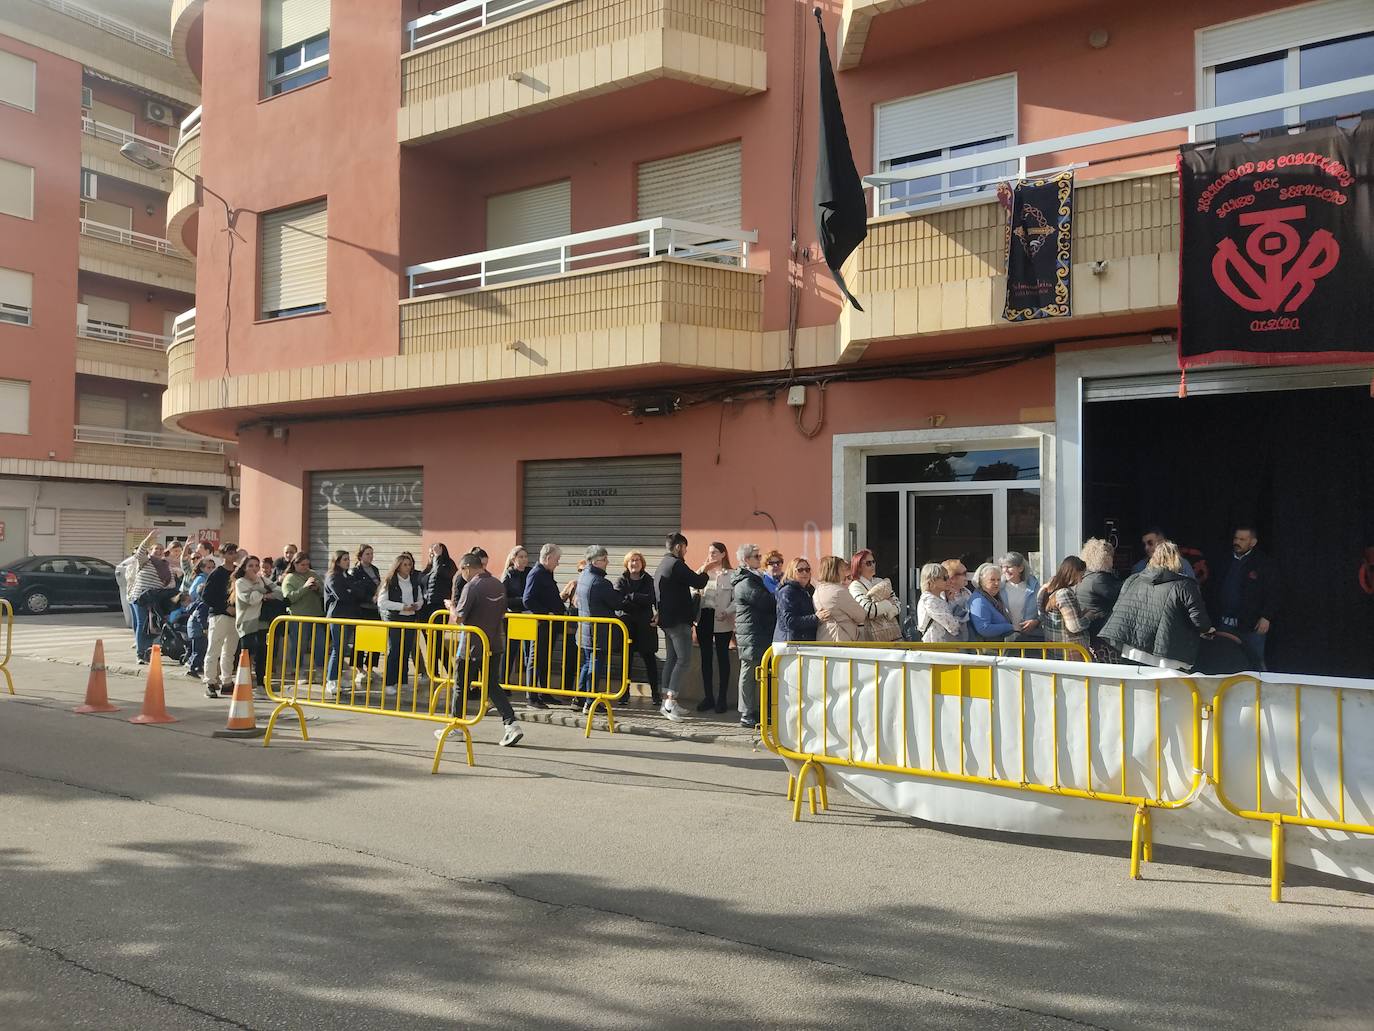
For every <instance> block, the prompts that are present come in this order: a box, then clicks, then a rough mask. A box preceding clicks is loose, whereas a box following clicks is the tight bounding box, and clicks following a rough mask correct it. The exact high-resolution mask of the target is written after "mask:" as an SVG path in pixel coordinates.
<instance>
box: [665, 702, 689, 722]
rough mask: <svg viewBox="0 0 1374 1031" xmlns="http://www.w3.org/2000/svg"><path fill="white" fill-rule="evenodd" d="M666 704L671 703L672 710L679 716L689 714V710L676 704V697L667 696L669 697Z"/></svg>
mask: <svg viewBox="0 0 1374 1031" xmlns="http://www.w3.org/2000/svg"><path fill="white" fill-rule="evenodd" d="M668 704H669V705H671V706H672V707H673V712H675V713H677V714H678V715H679V716H682V717H684V718H685V717H687V716H690V715H691V712H689V711H688V710H687V709H684V708H683V707H682V706H680V705H678V704H677V699H676V698H669V699H668Z"/></svg>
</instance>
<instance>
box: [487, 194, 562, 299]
mask: <svg viewBox="0 0 1374 1031" xmlns="http://www.w3.org/2000/svg"><path fill="white" fill-rule="evenodd" d="M571 232H572V180H571V179H562V180H559V181H558V182H556V183H548V184H547V185H545V186H534V187H531V188H530V189H528V190H515V191H514V192H512V193H501V194H497V195H495V196H493V197H488V198H487V249H488V250H496V249H498V248H501V247H515V246H517V245H518V244H522V243H535V242H536V241H538V240H552V239H555V238H557V237H560V236H567V235H568V234H569V233H571ZM558 254H559V252H558V249H557V248H554V249H553V250H548V251H536V252H535V253H533V254H521V255H518V256H516V257H514V258H500V259H498V260H496V261H492V262H490V263H488V266H487V270H488V272H499V271H500V270H501V269H518V270H521V271H516V272H512V273H511V274H510V275H507V276H501V275H496V276H491V275H489V276H488V277H487V282H488V283H495V282H506V281H508V280H511V279H528V278H530V277H531V276H550V275H554V274H556V273H557V272H558Z"/></svg>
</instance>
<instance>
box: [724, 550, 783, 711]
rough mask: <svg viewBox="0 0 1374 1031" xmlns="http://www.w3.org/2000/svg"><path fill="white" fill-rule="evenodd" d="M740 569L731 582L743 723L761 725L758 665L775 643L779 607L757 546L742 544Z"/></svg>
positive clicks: (740, 707) (737, 553) (739, 556)
mask: <svg viewBox="0 0 1374 1031" xmlns="http://www.w3.org/2000/svg"><path fill="white" fill-rule="evenodd" d="M735 557H736V558H738V559H739V568H738V569H736V570H735V574H734V576H732V577H731V578H730V582H731V584H732V585H733V586H734V599H735V644H736V646H737V647H738V648H739V722H740V726H743V727H757V726H758V725H759V677H758V664H759V660H760V659H762V658H763V653H764V652H766V651H767V650H768V648H769V646H770V645H771V644H772V643H773V629H774V627H775V625H776V624H777V619H778V603H777V599H776V598H775V597H774V596H773V592H772V591H770V590H769V589H768V585H767V584H765V583H764V582H763V577H762V576H760V575H759V572H758V570H759V566H760V565H761V564H762V562H763V555H762V553H761V552H760V551H759V549H758V546H757V545H755V544H741V545H740V546H739V548H738V549H737V550H736V552H735Z"/></svg>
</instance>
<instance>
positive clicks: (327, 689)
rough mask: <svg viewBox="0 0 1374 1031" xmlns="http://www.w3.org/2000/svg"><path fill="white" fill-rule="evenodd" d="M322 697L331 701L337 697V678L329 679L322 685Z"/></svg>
mask: <svg viewBox="0 0 1374 1031" xmlns="http://www.w3.org/2000/svg"><path fill="white" fill-rule="evenodd" d="M324 697H325V699H326V700H328V701H333V700H334V699H335V698H337V697H339V682H338V681H337V680H331V681H329V682H328V683H326V684H325V685H324Z"/></svg>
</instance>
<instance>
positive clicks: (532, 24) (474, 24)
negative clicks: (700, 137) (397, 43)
mask: <svg viewBox="0 0 1374 1031" xmlns="http://www.w3.org/2000/svg"><path fill="white" fill-rule="evenodd" d="M763 8H764V0H564V2H561V3H558V2H550V0H464V2H462V3H457V4H453V5H451V6H449V7H446V8H444V9H443V10H441V11H438V12H436V13H434V14H430V15H426V16H424V17H422V18H417V19H415V20H414V21H411V22H409V23H408V24H407V25H406V47H407V52H406V53H404V54H402V55H401V115H400V138H401V142H403V143H407V142H409V143H415V142H420V141H422V140H427V139H439V138H441V137H445V136H451V135H454V134H456V133H460V132H467V131H470V130H473V129H476V128H479V127H482V126H485V125H491V124H494V123H496V122H501V121H505V120H507V119H510V118H513V117H518V116H524V115H529V114H533V113H535V112H537V111H544V110H550V109H552V108H555V107H558V106H561V105H563V104H567V103H569V102H571V101H575V100H582V99H586V98H589V97H593V96H597V95H600V94H605V93H610V92H614V91H617V90H624V89H630V88H635V87H640V86H644V85H645V84H648V83H652V82H655V81H663V82H664V86H663V89H664V90H665V91H667V92H666V93H665V94H664V95H662V96H660V95H658V94H655V95H654V96H653V97H646V103H649V104H651V106H652V105H658V106H662V105H664V104H666V103H669V102H671V103H672V104H674V105H675V109H676V110H688V109H693V108H694V107H702V106H706V105H707V104H715V103H719V102H720V97H719V93H718V92H716V93H715V94H714V95H713V94H712V93H710V92H706V91H701V92H700V93H697V92H694V91H693V90H692V89H691V87H690V86H688V85H686V84H689V83H690V84H696V85H699V86H706V87H709V88H710V89H711V90H714V91H725V92H727V93H733V94H739V95H744V94H750V93H758V92H761V91H762V90H763V89H765V88H766V85H767V83H766V71H765V69H766V58H765V51H764V41H763ZM669 80H671V83H669ZM669 94H671V95H669ZM684 105H685V106H684Z"/></svg>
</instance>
